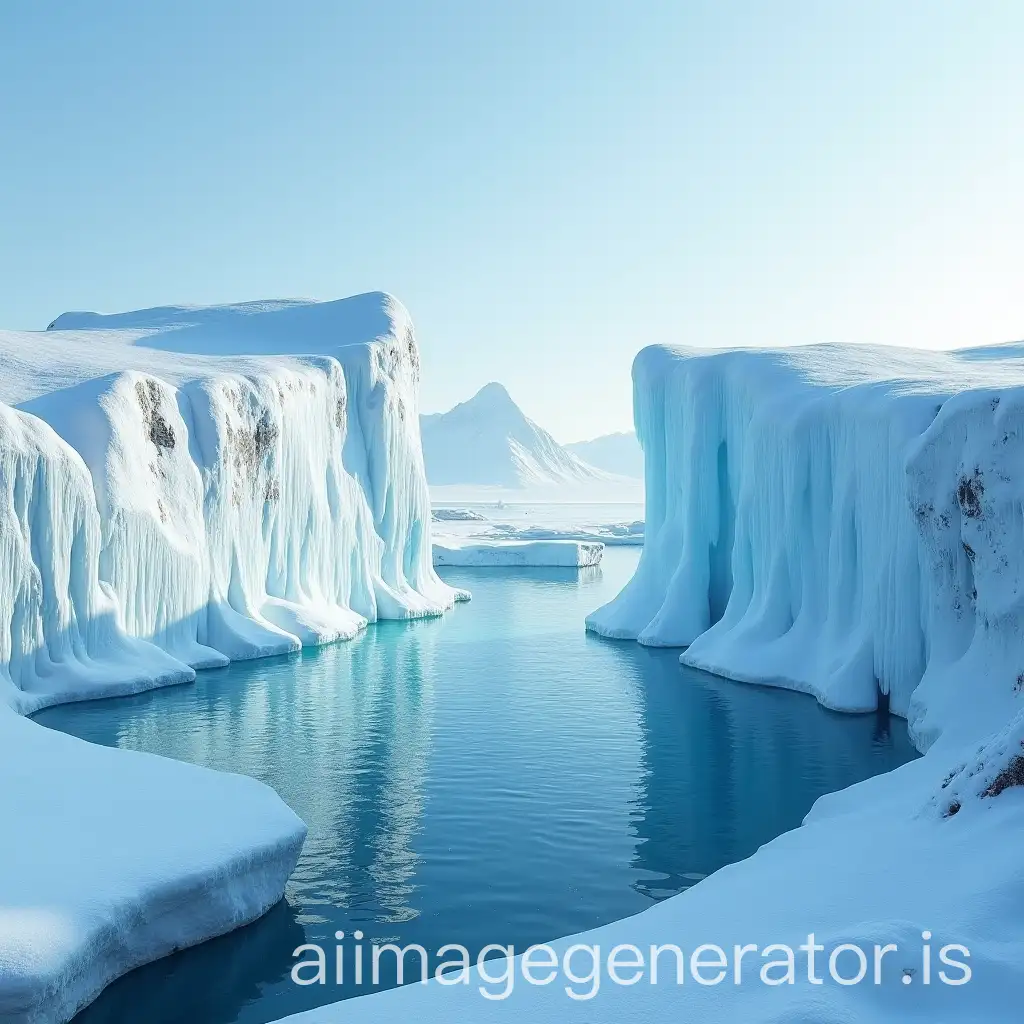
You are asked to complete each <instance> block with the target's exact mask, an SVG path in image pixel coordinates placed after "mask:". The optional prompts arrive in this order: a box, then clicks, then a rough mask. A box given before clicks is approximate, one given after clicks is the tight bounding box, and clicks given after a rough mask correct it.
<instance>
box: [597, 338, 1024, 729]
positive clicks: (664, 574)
mask: <svg viewBox="0 0 1024 1024" xmlns="http://www.w3.org/2000/svg"><path fill="white" fill-rule="evenodd" d="M1021 354H1022V353H1021V351H1020V349H1019V347H1017V346H1002V347H997V348H993V349H977V350H964V351H960V352H953V353H921V352H911V351H903V350H899V349H878V348H868V347H863V348H862V347H843V346H811V347H808V348H799V349H791V350H784V351H781V352H770V351H765V350H751V351H722V352H703V353H701V352H698V351H694V350H685V349H673V348H668V347H663V346H652V347H650V348H647V349H645V350H643V351H642V352H641V353H640V354H639V355H638V356H637V359H636V361H635V363H634V370H633V375H634V408H635V418H636V427H637V434H638V437H639V438H640V441H641V444H642V445H643V448H644V457H645V464H646V481H647V483H646V498H647V539H646V544H645V547H644V551H643V554H642V557H641V560H640V563H639V565H638V568H637V571H636V574H635V576H634V577H633V579H632V580H631V581H630V583H629V584H628V585H627V586H626V587H625V588H624V590H623V591H622V593H621V594H619V595H618V597H616V598H615V599H614V600H613V601H612V602H610V603H609V604H608V605H606V606H605V607H603V608H601V609H598V610H597V611H596V612H594V613H593V615H591V616H590V618H589V619H588V623H587V624H588V628H590V629H591V630H594V631H596V632H598V633H601V634H604V635H606V636H612V637H625V638H635V639H637V640H639V641H640V642H641V643H645V644H652V645H662V646H679V647H686V650H685V652H684V653H683V654H682V655H681V660H682V661H683V662H684V663H686V664H689V665H693V666H695V667H698V668H702V669H706V670H709V671H712V672H715V673H718V674H721V675H725V676H728V677H731V678H734V679H738V680H742V681H750V682H760V683H769V684H773V685H779V686H785V687H790V688H793V689H799V690H804V691H807V692H810V693H813V694H814V695H815V696H816V697H817V698H818V700H819V701H820V702H821V703H822V704H824V705H826V706H828V707H831V708H835V709H839V710H844V711H866V710H871V709H873V708H875V707H877V706H878V705H879V703H883V704H888V705H889V707H890V708H891V709H892V710H893V711H895V712H896V713H898V714H900V715H903V716H907V717H908V718H909V719H910V724H911V729H912V732H913V734H914V736H915V739H916V741H917V742H918V743H919V745H921V746H927V745H929V744H930V743H931V742H933V741H934V739H935V738H936V737H937V736H938V735H939V734H940V733H941V732H942V731H944V730H946V729H950V728H951V729H954V730H963V729H964V728H966V725H965V721H964V717H965V716H964V709H963V705H964V703H965V701H964V686H963V679H964V678H965V676H966V677H967V678H974V677H978V676H984V677H985V678H986V681H985V683H984V691H983V692H981V693H979V694H978V695H977V699H976V700H975V701H974V704H973V707H972V708H971V709H969V711H968V712H967V716H968V717H970V716H972V715H973V716H976V717H978V718H979V719H984V720H985V721H984V723H983V722H982V721H978V722H976V723H974V728H973V729H972V731H973V732H974V734H975V735H977V734H979V733H980V732H983V731H984V728H986V727H989V726H990V725H991V723H992V722H999V721H1003V722H1005V720H1006V717H1005V716H1006V714H1007V713H1009V711H1010V706H1011V705H1012V702H1013V700H1014V698H1015V697H1016V695H1017V693H1018V692H1019V690H1020V689H1021V688H1022V686H1021V685H1020V684H1018V682H1017V673H1018V672H1020V671H1022V670H1024V645H1022V642H1021V639H1020V625H1021V621H1022V620H1021V617H1020V606H1019V601H1020V582H1021V572H1022V568H1024V567H1022V565H1021V556H1022V553H1024V545H1022V541H1024V534H1022V513H1021V508H1022V500H1024V483H1022V482H1021V481H1020V479H1019V476H1018V477H1017V478H1016V479H1015V473H1014V470H1013V467H1014V465H1015V464H1016V465H1017V466H1019V465H1020V457H1021V454H1022V452H1021V449H1020V444H1021V443H1022V442H1021V429H1020V428H1021V416H1022V413H1021V403H1022V401H1024V400H1022V398H1021V392H1019V391H1017V390H1016V388H1017V387H1019V386H1020V385H1021V384H1022V383H1024V361H1022V360H1021V358H1020V357H1021ZM1015 460H1016V463H1015ZM1017 663H1019V668H1015V669H1014V671H1013V673H1012V674H1011V675H1010V677H1009V678H1006V677H1007V674H1008V667H1007V666H1008V665H1010V664H1012V665H1017ZM997 669H998V671H997ZM1022 678H1024V677H1022ZM980 689H981V685H980V684H979V690H980Z"/></svg>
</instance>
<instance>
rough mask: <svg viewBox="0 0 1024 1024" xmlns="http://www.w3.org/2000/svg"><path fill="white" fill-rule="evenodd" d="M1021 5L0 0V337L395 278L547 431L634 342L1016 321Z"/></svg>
mask: <svg viewBox="0 0 1024 1024" xmlns="http://www.w3.org/2000/svg"><path fill="white" fill-rule="evenodd" d="M1022 52H1024V3H1019V2H1013V0H1006V2H1002V3H993V2H984V0H972V2H968V0H965V2H961V3H942V2H937V0H931V2H909V0H908V2H902V0H887V2H878V3H872V2H868V0H864V2H856V3H852V2H851V3H843V2H825V0H822V2H816V0H806V2H801V3H797V2H785V0H779V2H770V0H763V2H760V3H739V2H735V3H730V2H721V3H689V2H685V0H675V2H666V3H653V2H650V3H646V2H635V3H627V2H620V3H602V2H595V0H578V2H560V0H543V2H541V0H514V2H513V0H507V2H499V0H475V2H470V0H465V2H460V3H454V2H447V0H431V2H427V0H423V2H420V3H411V2H408V3H402V2H387V0H379V2H366V3H342V2H328V0H323V2H305V0H289V2H287V3H285V2H283V0H273V2H268V0H249V2H242V0H237V2H231V3H229V2H223V0H203V2H195V0H177V2H173V3H172V2H166V3H163V2H161V3H157V2H153V3H139V2H135V0H132V2H129V0H126V2H118V3H112V2H104V0H95V2H92V3H89V4H76V5H71V4H67V3H50V2H30V0H0V325H2V326H5V327H43V326H44V325H45V324H46V323H48V322H49V321H50V320H51V319H53V317H54V316H56V315H57V314H58V313H60V312H62V311H63V310H66V309H82V308H87V309H98V310H102V311H116V310H122V309H130V308H137V307H141V306H148V305H155V304H161V303H167V302H200V303H201V302H219V301H233V300H243V299H252V298H263V297H271V296H292V295H308V296H315V297H319V298H333V297H337V296H341V295H348V294H352V293H354V292H359V291H366V290H368V289H374V288H382V289H385V290H388V291H391V292H394V293H395V294H396V295H397V296H399V298H401V299H402V300H403V301H404V302H405V303H406V305H407V306H408V307H409V308H410V310H411V312H412V314H413V317H414V319H415V321H416V324H417V328H418V332H419V338H420V343H421V347H422V350H423V362H424V384H423V406H424V409H425V410H426V411H433V410H437V409H441V408H447V407H448V406H450V405H452V404H454V403H455V402H457V401H459V400H461V399H463V398H465V397H468V395H469V394H471V393H472V392H473V391H474V390H475V389H476V388H478V387H479V386H480V385H482V384H484V383H486V382H487V381H489V380H500V381H502V382H503V383H505V384H506V385H507V386H508V387H509V389H510V391H511V392H512V394H513V396H514V397H515V398H516V399H517V400H518V401H519V402H520V404H521V405H522V406H523V407H524V408H525V410H526V411H527V413H529V414H530V415H532V416H534V417H535V418H536V419H538V420H539V421H540V422H541V423H542V424H544V425H545V426H547V427H548V428H549V429H551V430H552V431H553V432H554V433H555V435H556V436H557V437H558V438H559V439H560V440H576V439H579V438H582V437H586V436H591V435H594V434H597V433H603V432H605V431H607V430H613V429H622V428H624V427H627V426H628V425H629V424H630V422H631V411H630V399H631V393H630V385H629V379H628V373H629V366H630V362H631V359H632V357H633V354H634V353H635V352H636V351H637V349H639V348H640V347H641V346H642V345H644V344H645V343H648V342H651V341H666V342H679V343H692V344H706V345H727V344H782V343H798V342H807V341H814V340H847V341H854V342H870V341H875V342H885V343H891V344H899V343H904V344H911V345H930V346H946V345H953V344H961V343H982V342H992V341H1000V340H1006V339H1010V338H1019V337H1022V336H1024V289H1022V274H1021V272H1022V270H1024V251H1022V250H1024V197H1022V193H1024V71H1022V58H1021V54H1022Z"/></svg>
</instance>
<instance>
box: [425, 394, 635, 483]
mask: <svg viewBox="0 0 1024 1024" xmlns="http://www.w3.org/2000/svg"><path fill="white" fill-rule="evenodd" d="M420 431H421V434H422V438H423V459H424V462H425V464H426V469H427V480H428V482H429V483H430V484H431V485H432V486H438V487H445V486H453V485H463V486H474V487H495V488H504V489H525V488H537V487H540V488H547V487H551V486H553V485H554V486H571V487H573V488H575V489H581V488H582V489H585V488H587V487H588V486H593V487H600V486H607V485H614V484H617V483H629V482H630V481H628V480H625V479H624V477H629V476H632V477H633V480H632V482H633V483H635V482H636V476H637V471H636V465H637V460H636V459H633V461H632V462H630V453H629V445H628V439H630V438H632V435H631V434H626V435H609V437H607V438H597V439H596V440H594V441H587V442H582V443H581V444H578V445H568V446H565V445H560V444H559V443H558V442H557V441H556V440H555V439H554V438H553V437H552V436H551V435H550V434H549V433H548V432H547V431H546V430H545V429H544V428H543V427H541V426H539V425H538V424H536V423H534V422H533V420H531V419H530V418H529V417H528V416H526V415H525V414H524V413H523V411H522V410H521V409H520V408H519V406H517V405H516V403H515V402H514V401H513V400H512V397H511V395H509V393H508V391H506V390H505V388H504V387H503V386H502V385H501V384H497V383H491V384H487V385H486V386H485V387H483V388H481V389H480V390H479V391H478V392H477V393H476V394H475V395H474V396H473V397H472V398H470V399H469V400H468V401H465V402H461V403H460V404H459V405H457V406H455V408H453V409H450V410H449V411H448V412H443V413H434V414H432V415H428V416H421V417H420ZM624 439H625V440H624ZM633 445H634V446H636V440H635V438H633ZM587 446H591V448H592V451H593V452H594V453H595V457H596V459H597V460H599V462H598V464H595V463H594V462H592V461H589V460H588V459H586V458H584V457H582V453H581V451H580V450H581V449H585V448H587ZM637 451H639V448H638V447H637ZM602 463H603V464H602ZM615 466H629V467H630V468H631V472H629V473H623V472H621V471H620V470H618V469H616V468H613V467H615ZM639 466H640V469H639V475H640V476H641V477H642V475H643V463H642V459H641V460H640V461H639Z"/></svg>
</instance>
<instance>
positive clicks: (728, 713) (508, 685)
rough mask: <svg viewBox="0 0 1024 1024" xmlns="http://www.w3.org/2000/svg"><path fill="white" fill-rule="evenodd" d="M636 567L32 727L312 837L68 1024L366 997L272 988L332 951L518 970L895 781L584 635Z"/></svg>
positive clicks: (807, 716) (344, 991)
mask: <svg viewBox="0 0 1024 1024" xmlns="http://www.w3.org/2000/svg"><path fill="white" fill-rule="evenodd" d="M637 555H638V553H637V551H636V550H635V549H633V550H631V549H622V548H618V549H616V548H612V549H608V551H607V552H606V556H605V564H604V566H603V568H602V569H601V570H596V571H595V570H582V571H579V572H577V571H576V570H555V569H551V570H544V569H533V570H528V569H526V570H506V571H500V572H496V571H493V570H491V571H488V570H449V571H447V572H446V573H445V576H446V578H447V579H449V580H450V581H451V582H452V583H453V584H456V585H458V586H461V587H466V588H468V589H470V590H472V592H473V595H474V600H473V601H472V602H471V603H470V604H468V605H462V606H460V607H459V608H457V609H456V610H455V611H453V612H452V613H450V614H449V615H447V616H445V617H444V618H442V619H437V620H431V621H423V622H413V623H404V624H399V623H384V624H381V625H379V626H376V627H372V628H371V629H370V630H368V631H367V633H366V634H365V635H364V636H362V637H361V638H360V639H358V640H356V641H354V642H352V643H349V644H338V645H335V646H332V647H327V648H321V649H319V650H315V651H304V652H302V653H301V654H297V655H293V656H288V657H282V658H276V659H271V660H266V661H260V662H243V663H239V664H235V665H232V666H230V667H229V668H226V669H221V670H217V671H212V672H205V673H200V676H199V680H198V681H197V683H196V684H195V685H194V686H187V687H176V688H172V689H168V690H162V691H158V692H155V693H150V694H144V695H140V696H137V697H129V698H119V699H115V700H107V701H97V702H93V703H90V704H79V705H70V706H66V707H61V708H53V709H50V710H48V711H46V712H42V713H40V714H39V715H37V716H36V718H37V720H38V721H39V722H42V723H43V724H45V725H48V726H51V727H53V728H57V729H62V730H64V731H66V732H70V733H73V734H75V735H76V736H81V737H83V738H85V739H89V740H92V741H94V742H97V743H105V744H109V745H112V746H120V747H131V748H136V749H142V750H150V751H154V752H156V753H160V754H165V755H167V756H170V757H176V758H180V759H182V760H187V761H195V762H197V763H199V764H205V765H209V766H211V767H214V768H221V769H227V770H230V771H236V772H243V773H246V774H249V775H253V776H256V777H257V778H259V779H262V780H263V781H265V782H267V783H269V784H270V785H272V786H274V787H275V789H276V790H277V791H278V792H279V793H280V794H281V796H282V797H283V798H284V799H285V800H286V801H287V802H288V803H289V804H290V805H291V806H292V807H293V808H294V809H295V810H296V811H297V812H298V814H299V815H300V816H301V817H302V818H303V819H304V820H305V821H306V822H307V823H308V825H309V829H310V831H309V838H308V840H307V842H306V846H305V849H304V851H303V855H302V859H301V861H300V863H299V867H298V870H297V871H296V872H295V875H294V877H293V878H292V880H291V882H290V884H289V886H288V891H287V895H286V899H285V900H284V901H283V902H282V903H280V904H279V905H278V906H277V907H276V908H274V909H273V910H272V911H271V912H270V913H269V914H268V915H267V916H266V917H264V918H263V919H262V920H260V921H258V922H257V923H255V924H253V925H251V926H249V927H248V928H245V929H242V930H241V931H239V932H235V933H234V934H232V935H229V936H225V937H224V938H222V939H217V940H215V941H213V942H210V943H206V944H204V945H203V946H200V947H197V948H195V949H191V950H186V951H184V952H182V953H179V954H176V955H175V956H173V957H169V958H167V959H165V960H162V961H160V962H158V963H156V964H151V965H149V966H148V967H144V968H141V969H140V970H138V971H135V972H133V973H132V974H130V975H128V976H127V977H125V978H123V979H121V980H120V981H118V982H116V983H115V984H114V985H112V986H111V987H110V988H109V989H108V990H107V991H106V992H105V993H104V994H103V995H102V996H101V997H100V999H99V1000H97V1002H96V1003H94V1004H93V1005H92V1006H91V1007H89V1008H88V1009H86V1010H85V1011H84V1012H83V1013H81V1014H80V1015H79V1016H78V1017H77V1018H76V1024H114V1022H123V1021H126V1020H133V1021H146V1022H147V1024H227V1022H231V1021H240V1022H246V1024H260V1022H265V1021H270V1020H274V1019H276V1018H278V1017H281V1016H284V1015H285V1014H288V1013H293V1012H297V1011H299V1010H302V1009H307V1008H310V1007H312V1006H315V1005H318V1004H320V1003H325V1002H332V1001H334V1000H336V999H340V998H343V997H345V996H349V995H359V994H363V993H365V992H366V991H368V990H369V986H366V985H364V986H362V987H361V988H359V989H355V988H353V987H345V988H338V987H336V986H335V985H333V984H330V983H329V984H327V985H325V986H311V987H309V988H299V987H297V986H295V985H293V984H292V983H291V981H290V970H291V966H292V964H293V963H294V960H293V958H292V956H291V954H292V951H293V950H294V949H295V947H296V946H298V945H300V944H302V943H304V942H315V943H319V944H320V945H323V946H324V947H325V948H327V949H328V953H329V954H330V951H331V949H333V947H334V946H335V945H336V942H335V940H334V933H335V931H336V930H339V929H340V930H343V931H345V932H346V933H347V934H348V935H349V936H351V933H352V931H353V930H355V929H361V930H362V931H363V932H364V934H365V936H366V941H369V940H376V941H378V942H383V941H385V940H388V939H391V940H394V941H398V942H400V943H402V944H405V943H410V942H419V943H421V944H423V945H424V946H425V947H427V948H428V949H437V948H439V947H440V946H442V945H443V944H445V943H462V944H464V945H466V946H468V947H469V948H470V949H471V950H472V949H479V948H480V947H482V946H483V945H485V944H487V943H491V942H495V943H502V944H514V945H515V946H516V947H517V948H522V947H525V946H527V945H529V944H530V943H531V942H541V941H545V940H549V939H552V938H555V937H557V936H562V935H567V934H571V933H573V932H578V931H581V930H583V929H586V928H591V927H594V926H596V925H599V924H603V923H606V922H609V921H612V920H615V919H617V918H621V917H625V916H627V915H629V914H635V913H637V912H639V911H641V910H643V909H644V908H645V907H648V906H650V905H651V903H652V902H653V901H655V900H659V899H662V898H664V897H666V896H671V895H673V894H675V893H678V892H680V891H681V890H683V889H685V888H687V887H688V886H690V885H693V884H695V882H696V881H698V880H699V879H700V878H701V877H703V876H704V875H707V874H709V873H710V872H712V871H714V870H715V869H717V868H719V867H721V866H722V865H724V864H727V863H729V862H731V861H735V860H738V859H740V858H743V857H746V856H748V855H749V854H751V853H753V852H754V851H755V850H756V849H757V847H758V846H759V845H761V844H763V843H765V842H767V841H768V840H769V839H772V838H773V837H774V836H776V835H778V834H779V833H780V832H783V831H785V830H787V829H790V828H793V827H794V826H796V825H798V824H799V823H800V820H801V818H802V817H803V816H804V814H806V812H807V811H808V809H809V808H810V806H811V804H812V803H813V802H814V800H815V798H816V797H818V796H819V795H821V794H823V793H827V792H830V791H832V790H835V789H839V788H841V787H843V786H847V785H849V784H851V783H853V782H857V781H858V780H860V779H863V778H866V777H867V776H870V775H874V774H877V773H879V772H883V771H887V770H889V769H891V768H893V767H895V766H897V765H899V764H901V763H902V762H904V761H906V760H908V759H909V758H910V757H912V756H914V752H913V750H912V748H911V746H910V743H909V741H908V739H907V736H906V730H905V728H904V726H903V723H902V722H900V721H898V720H895V719H893V720H887V719H884V718H878V717H875V716H864V717H857V716H846V715H837V714H833V713H830V712H827V711H825V710H823V709H822V708H821V707H819V706H818V705H817V704H816V703H815V702H814V701H813V700H812V699H810V698H809V697H806V696H802V695H799V694H793V693H788V692H784V691H779V690H769V689H763V688H759V687H753V686H744V685H741V684H738V683H730V682H726V681H723V680H719V679H715V678H712V677H710V676H706V675H704V674H702V673H698V672H695V671H692V670H688V669H684V668H682V667H681V666H680V665H679V663H678V652H673V651H663V650H651V649H645V648H642V647H639V646H637V645H636V644H632V643H624V642H614V641H607V640H602V639H600V638H598V637H595V636H592V635H588V634H586V633H585V632H584V630H583V619H584V616H585V615H586V614H587V613H588V612H589V611H591V610H592V609H594V608H595V607H597V605H599V604H601V603H602V602H603V601H605V600H607V599H608V598H609V597H611V596H612V595H613V594H614V593H615V592H617V590H618V589H619V587H620V586H621V585H622V584H623V583H624V582H625V580H626V579H627V578H628V577H629V575H630V574H631V572H632V569H633V567H634V566H635V564H636V559H637ZM350 952H351V951H350ZM388 959H389V961H390V959H391V958H388ZM413 962H415V960H414V958H413ZM385 980H389V979H385Z"/></svg>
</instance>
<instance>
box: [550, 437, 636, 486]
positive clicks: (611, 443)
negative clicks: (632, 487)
mask: <svg viewBox="0 0 1024 1024" xmlns="http://www.w3.org/2000/svg"><path fill="white" fill-rule="evenodd" d="M565 449H566V450H567V451H570V452H572V454H573V455H575V456H576V457H577V458H579V459H582V460H583V461H584V462H586V463H589V464H590V465H591V466H596V467H597V468H598V469H603V470H604V471H605V472H606V473H615V474H616V475H618V476H625V477H631V478H633V479H635V480H643V478H644V452H643V449H642V448H641V447H640V442H639V441H637V439H636V434H635V433H634V432H633V431H632V430H630V431H624V432H622V433H618V434H604V435H603V436H602V437H595V438H593V439H592V440H590V441H575V442H573V443H572V444H567V445H565Z"/></svg>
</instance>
